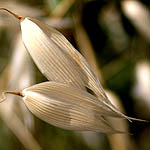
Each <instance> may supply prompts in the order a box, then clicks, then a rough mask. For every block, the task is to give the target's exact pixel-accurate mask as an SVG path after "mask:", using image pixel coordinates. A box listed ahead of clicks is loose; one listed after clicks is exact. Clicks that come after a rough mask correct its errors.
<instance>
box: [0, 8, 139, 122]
mask: <svg viewBox="0 0 150 150" xmlns="http://www.w3.org/2000/svg"><path fill="white" fill-rule="evenodd" d="M0 9H1V10H6V11H8V12H9V13H11V14H12V15H14V16H15V17H16V18H18V19H19V20H20V24H21V31H22V39H23V42H24V44H25V47H26V49H27V50H28V52H29V53H30V55H31V57H32V59H33V60H34V62H35V63H36V65H37V67H38V68H39V70H40V71H41V72H42V73H43V74H44V75H45V76H46V77H47V79H48V80H52V81H57V82H60V83H65V84H69V85H72V86H73V87H77V88H79V89H82V90H85V91H86V88H89V89H91V90H92V91H93V92H94V93H95V94H96V96H97V97H98V99H99V100H100V101H101V102H102V103H103V104H104V105H105V107H107V108H108V109H109V110H110V111H111V112H112V114H113V113H116V116H120V117H124V118H126V119H128V120H131V119H132V120H133V119H134V118H130V117H128V116H126V115H124V114H123V113H121V112H120V111H119V110H118V109H117V108H116V107H115V106H114V105H113V104H112V103H111V102H110V100H109V99H108V97H107V96H106V94H105V92H104V90H103V88H102V86H101V84H100V82H99V80H98V78H97V77H96V75H95V74H94V73H93V71H92V69H91V68H90V66H89V65H88V63H87V61H86V60H85V59H84V57H83V56H82V55H81V54H80V53H79V52H78V51H77V50H76V49H75V48H74V47H73V46H72V45H71V44H70V43H69V41H68V40H67V39H66V38H65V37H64V36H63V35H62V34H61V33H60V32H58V31H56V30H55V29H53V28H51V27H49V26H47V25H45V24H43V23H41V22H40V21H38V20H36V19H33V18H29V17H22V16H18V15H16V14H14V13H13V12H11V11H9V10H7V9H5V8H0ZM136 120H137V119H136Z"/></svg>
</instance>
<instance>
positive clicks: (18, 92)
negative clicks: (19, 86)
mask: <svg viewBox="0 0 150 150" xmlns="http://www.w3.org/2000/svg"><path fill="white" fill-rule="evenodd" d="M5 93H7V94H14V95H18V96H21V97H24V94H23V93H22V92H20V91H6V92H5Z"/></svg>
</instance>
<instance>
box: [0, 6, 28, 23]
mask: <svg viewBox="0 0 150 150" xmlns="http://www.w3.org/2000/svg"><path fill="white" fill-rule="evenodd" d="M0 10H5V11H7V12H8V13H10V14H12V15H13V16H14V17H16V18H17V19H19V21H20V22H21V21H23V20H24V19H25V17H23V16H19V15H17V14H15V13H13V12H12V11H10V10H9V9H6V8H0Z"/></svg>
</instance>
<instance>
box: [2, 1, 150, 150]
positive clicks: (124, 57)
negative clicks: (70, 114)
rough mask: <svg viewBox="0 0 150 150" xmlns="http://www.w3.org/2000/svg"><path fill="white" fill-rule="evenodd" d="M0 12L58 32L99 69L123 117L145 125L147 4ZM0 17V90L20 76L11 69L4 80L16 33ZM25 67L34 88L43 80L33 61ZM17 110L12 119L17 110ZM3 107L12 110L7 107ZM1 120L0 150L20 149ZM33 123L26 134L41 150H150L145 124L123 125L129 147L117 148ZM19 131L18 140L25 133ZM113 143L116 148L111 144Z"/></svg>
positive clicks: (48, 5) (40, 6)
mask: <svg viewBox="0 0 150 150" xmlns="http://www.w3.org/2000/svg"><path fill="white" fill-rule="evenodd" d="M132 2H133V3H132ZM134 2H135V3H134ZM0 7H6V8H8V9H10V10H12V11H13V12H16V13H17V14H19V15H23V16H32V17H35V18H37V19H39V20H40V21H42V22H45V23H47V24H49V25H51V26H53V27H55V28H56V29H58V30H59V31H60V32H62V33H63V34H64V35H65V36H66V38H67V39H68V40H69V41H70V42H71V43H72V44H73V45H74V46H75V47H76V48H77V49H78V50H79V51H80V52H81V53H82V54H83V55H84V56H85V57H86V59H87V61H89V63H90V65H91V67H93V66H94V65H97V66H98V70H97V69H95V68H94V71H97V72H98V75H99V77H100V81H101V83H102V85H103V86H104V87H105V88H106V89H108V90H109V91H111V92H113V93H114V94H115V95H117V97H118V101H119V103H121V104H122V105H123V109H124V111H125V113H126V114H127V115H128V116H132V117H136V118H143V119H148V120H150V28H149V27H150V1H149V0H139V1H132V0H130V1H127V0H124V1H123V0H30V1H29V0H7V1H5V0H0ZM0 14H1V15H0V73H1V79H0V81H1V82H0V84H1V85H0V87H1V88H2V89H5V87H7V88H8V87H11V89H12V87H14V86H15V83H11V81H10V83H7V82H8V80H9V79H11V77H10V76H12V74H15V72H19V70H18V68H15V69H16V70H15V69H14V70H13V72H11V73H8V74H7V73H6V72H7V71H6V70H7V69H6V68H7V67H8V66H9V65H11V63H12V61H11V60H12V56H13V55H14V53H15V52H14V49H15V47H16V45H17V36H18V34H19V33H20V27H19V24H18V22H17V21H16V19H14V18H13V17H12V16H10V15H8V13H6V12H2V11H1V12H0ZM89 49H90V52H89ZM20 51H21V48H20ZM91 53H92V55H93V56H94V59H93V57H92V56H91ZM91 57H92V58H91ZM16 59H17V58H16ZM93 64H94V65H93ZM25 65H26V64H25ZM29 65H31V66H32V68H31V69H32V71H33V76H32V78H33V80H34V83H39V82H42V81H45V80H46V79H45V78H44V76H43V75H42V74H41V73H40V72H39V71H38V69H37V68H36V66H35V65H34V64H33V63H32V61H31V62H30V64H29ZM8 70H9V69H8ZM20 76H21V75H20ZM24 82H25V81H24ZM5 84H9V85H7V86H5ZM16 84H17V83H16ZM31 84H32V83H31ZM1 91H2V90H1ZM8 101H11V98H9V99H8ZM0 105H1V104H0ZM13 105H14V104H13ZM16 105H17V108H15V112H16V114H17V111H18V110H17V109H18V107H19V105H20V104H19V105H18V104H16ZM7 106H8V107H9V109H11V108H10V107H11V106H12V105H7ZM7 106H6V107H7ZM13 107H14V106H13ZM0 114H1V115H0V118H1V119H0V149H1V150H23V149H25V146H24V145H26V142H24V144H23V141H25V139H23V141H22V139H21V138H19V135H18V137H16V135H15V134H14V133H17V132H20V130H18V131H17V130H16V129H14V128H13V127H12V128H10V127H9V126H8V124H10V126H11V121H10V123H7V121H6V120H7V119H6V120H5V119H4V118H6V117H7V116H5V115H3V114H4V113H3V112H2V111H0ZM17 116H18V118H20V120H23V119H24V116H23V115H18V114H17ZM22 118H23V119H22ZM32 119H33V120H32V121H33V122H34V124H33V125H31V128H30V127H29V131H30V133H31V134H32V135H33V137H34V139H35V141H36V142H37V143H38V144H39V145H40V147H41V148H42V149H44V150H100V149H101V150H110V149H114V150H124V149H128V150H130V149H131V150H132V149H133V150H149V149H150V124H149V123H143V122H133V123H127V126H128V127H127V128H128V129H127V131H128V132H130V133H132V134H133V135H128V137H130V139H126V140H127V141H130V142H131V143H130V144H131V145H130V144H129V143H128V146H125V145H124V144H122V143H117V141H118V142H119V137H118V139H117V138H116V137H115V138H116V140H115V138H114V137H112V136H109V135H105V134H101V133H89V132H86V133H85V132H72V131H66V130H63V129H59V128H56V127H53V126H51V125H49V124H47V123H45V122H43V121H41V120H39V119H38V118H36V117H34V118H32ZM12 120H13V117H12ZM14 124H17V122H14ZM24 124H25V123H24ZM25 126H26V124H25ZM14 127H17V125H14ZM23 129H24V128H22V131H21V134H24V132H25V131H24V130H23ZM112 138H114V141H115V142H111V141H112V140H111V139H112ZM123 140H124V138H123ZM123 143H124V142H123ZM117 144H120V145H121V144H122V145H121V146H117ZM31 147H32V146H31ZM32 149H34V148H32Z"/></svg>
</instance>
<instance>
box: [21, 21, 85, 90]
mask: <svg viewBox="0 0 150 150" xmlns="http://www.w3.org/2000/svg"><path fill="white" fill-rule="evenodd" d="M21 29H22V38H23V41H24V44H25V46H26V48H27V50H28V52H29V53H30V55H31V56H32V58H33V60H34V62H35V63H36V65H37V66H38V68H39V69H40V71H41V72H42V73H43V74H44V75H45V76H46V77H47V79H48V80H53V81H59V82H62V83H67V84H68V83H69V84H71V85H73V86H76V87H78V88H82V89H84V88H85V86H84V85H85V83H83V82H84V80H88V78H87V79H84V80H82V78H81V76H83V78H86V75H83V74H84V72H83V71H82V70H81V69H80V68H78V66H77V64H76V63H75V62H74V61H73V60H72V59H71V58H70V57H68V56H67V55H66V54H65V53H64V52H63V51H62V49H60V48H59V47H58V46H57V45H56V44H55V43H54V42H53V41H52V40H50V39H49V38H48V37H47V36H46V34H45V33H44V32H43V31H42V30H41V29H40V28H39V27H38V25H36V24H35V23H34V22H32V21H31V20H29V19H27V18H26V19H25V20H24V21H22V22H21ZM79 70H80V71H79Z"/></svg>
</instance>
